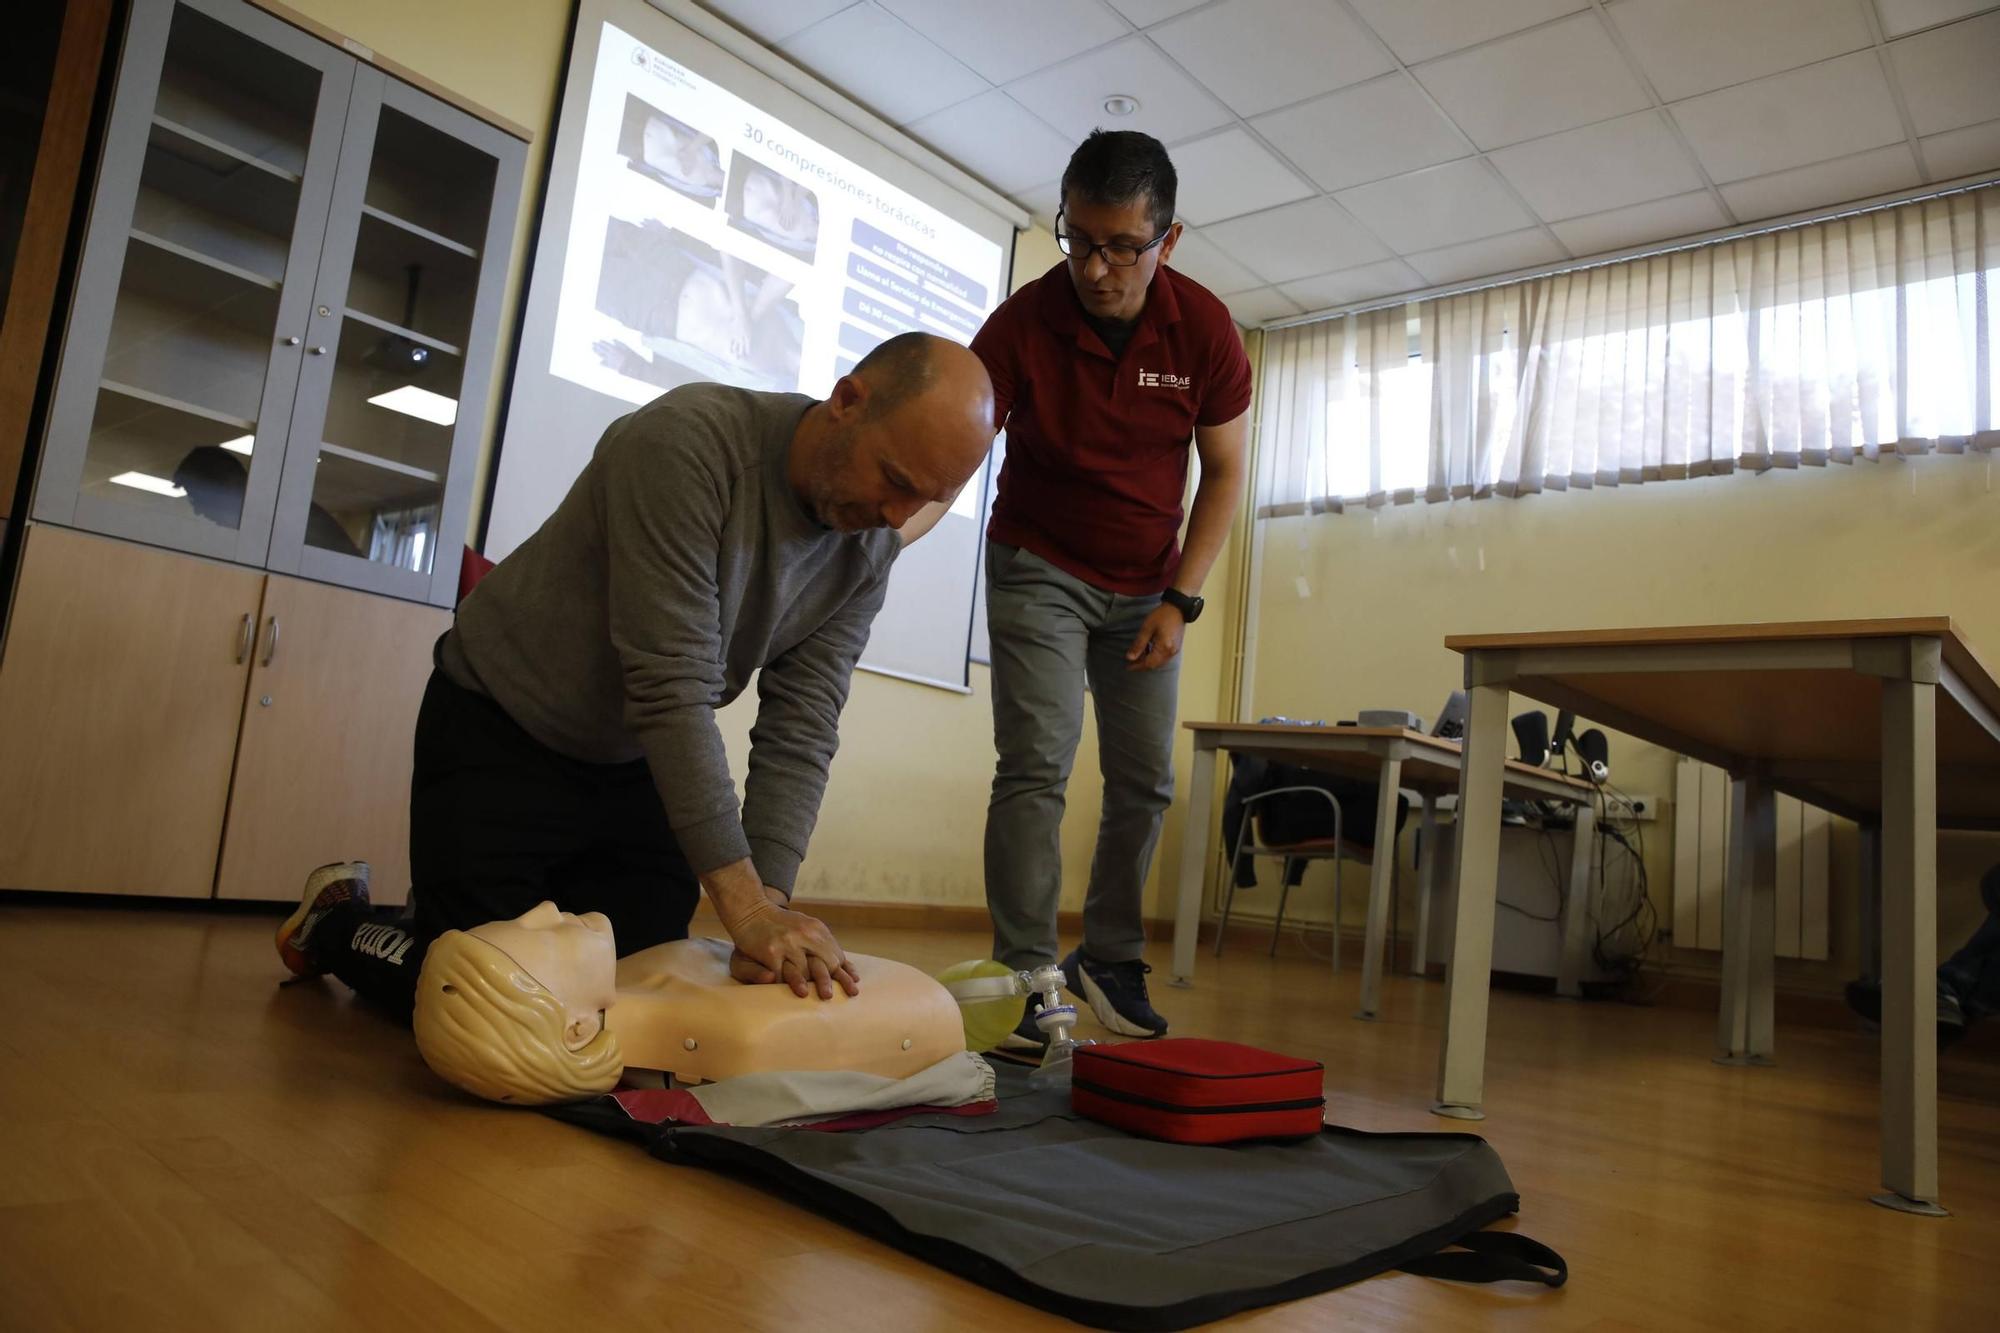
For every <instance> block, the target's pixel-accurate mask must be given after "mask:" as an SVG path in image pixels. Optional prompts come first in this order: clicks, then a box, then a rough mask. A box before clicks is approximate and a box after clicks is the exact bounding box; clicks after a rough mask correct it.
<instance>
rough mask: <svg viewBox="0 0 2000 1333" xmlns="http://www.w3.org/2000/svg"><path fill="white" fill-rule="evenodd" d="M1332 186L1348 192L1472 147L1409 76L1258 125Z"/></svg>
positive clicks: (1385, 80)
mask: <svg viewBox="0 0 2000 1333" xmlns="http://www.w3.org/2000/svg"><path fill="white" fill-rule="evenodd" d="M1251 123H1252V124H1253V125H1254V126H1255V127H1256V129H1257V132H1258V133H1260V134H1262V135H1263V136H1264V137H1265V138H1266V139H1269V140H1270V141H1271V143H1272V144H1274V145H1275V146H1276V147H1277V149H1278V151H1279V152H1281V153H1283V154H1284V155H1285V156H1286V157H1288V158H1290V159H1291V160H1292V163H1293V165H1295V166H1297V167H1298V168H1299V169H1300V170H1301V171H1304V172H1305V173H1306V174H1307V175H1309V176H1311V177H1312V178H1313V179H1314V180H1315V181H1318V182H1319V184H1320V185H1321V187H1322V188H1324V189H1328V190H1340V189H1345V188H1346V187H1347V186H1349V185H1360V184H1362V183H1364V182H1366V181H1372V180H1380V179H1382V178H1383V177H1384V176H1395V175H1400V174H1401V173H1403V172H1405V171H1415V170H1417V169H1418V168H1419V167H1429V166H1435V165H1437V164H1438V163H1440V162H1450V161H1452V160H1453V159H1455V158H1461V157H1466V156H1468V155H1470V153H1471V152H1472V149H1471V146H1470V145H1468V144H1467V143H1466V142H1465V137H1464V136H1463V135H1461V134H1460V133H1459V132H1458V131H1457V130H1455V129H1453V128H1452V124H1451V122H1450V121H1448V120H1446V119H1445V118H1444V117H1443V116H1442V115H1441V114H1439V112H1438V109H1437V107H1436V106H1434V105H1433V104H1432V103H1431V99H1430V98H1428V97H1426V96H1424V93H1423V90H1422V89H1421V88H1419V87H1417V85H1416V83H1415V82H1414V81H1413V80H1412V79H1411V78H1410V76H1409V75H1407V74H1403V73H1396V74H1389V75H1385V76H1383V77H1382V78H1379V79H1371V80H1370V81H1369V82H1367V83H1364V84H1360V85H1358V86H1356V87H1353V88H1343V89H1341V90H1340V91H1339V92H1337V93H1332V94H1329V95H1328V96H1326V97H1321V98H1316V99H1315V100H1313V101H1310V102H1306V103H1303V104H1301V105H1299V106H1295V107H1287V108H1286V109H1285V110H1283V111H1274V112H1272V113H1271V114H1270V115H1268V116H1259V117H1258V118H1257V119H1256V120H1255V121H1252V122H1251Z"/></svg>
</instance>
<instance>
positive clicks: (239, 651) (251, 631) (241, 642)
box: [236, 611, 257, 666]
mask: <svg viewBox="0 0 2000 1333" xmlns="http://www.w3.org/2000/svg"><path fill="white" fill-rule="evenodd" d="M256 624H257V617H255V616H253V615H251V614H250V613H249V612H248V611H245V612H244V613H243V624H242V625H241V626H239V627H238V628H237V631H236V665H237V666H242V665H243V663H244V661H245V660H246V659H248V658H249V656H250V649H251V647H252V646H253V644H254V642H255V640H256V637H257V635H256V630H255V628H254V627H255V625H256Z"/></svg>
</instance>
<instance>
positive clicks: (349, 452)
mask: <svg viewBox="0 0 2000 1333" xmlns="http://www.w3.org/2000/svg"><path fill="white" fill-rule="evenodd" d="M319 451H320V453H322V454H328V455H331V456H332V457H334V458H341V459H345V460H347V461H348V462H350V463H361V464H364V465H366V466H368V467H373V468H380V469H382V471H384V472H393V473H395V474H396V475H397V476H399V477H410V478H412V479H414V480H416V481H427V482H432V483H437V482H441V481H443V480H444V478H443V477H442V476H441V475H439V474H438V473H436V472H432V471H430V470H429V469H428V468H420V467H412V466H411V465H410V464H408V463H399V462H397V461H396V460H395V459H393V458H383V457H381V456H380V455H378V454H369V453H363V452H362V451H361V450H359V449H349V448H348V447H347V446H346V445H344V444H328V443H326V442H325V441H321V442H320V446H319Z"/></svg>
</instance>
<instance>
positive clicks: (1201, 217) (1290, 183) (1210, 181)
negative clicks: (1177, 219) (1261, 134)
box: [1173, 126, 1314, 227]
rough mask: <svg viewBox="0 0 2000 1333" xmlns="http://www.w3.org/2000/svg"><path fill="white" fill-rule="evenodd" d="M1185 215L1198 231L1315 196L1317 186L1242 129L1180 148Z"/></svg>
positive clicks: (1176, 155) (1175, 155)
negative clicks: (1216, 223) (1314, 186)
mask: <svg viewBox="0 0 2000 1333" xmlns="http://www.w3.org/2000/svg"><path fill="white" fill-rule="evenodd" d="M1173 158H1174V170H1175V172H1176V173H1177V174H1178V175H1179V176H1180V197H1179V212H1180V215H1181V216H1182V217H1184V218H1186V219H1187V220H1188V221H1189V222H1192V223H1194V224H1195V225H1196V226H1197V227H1200V226H1206V225H1207V224H1208V223H1211V222H1220V221H1222V220H1223V219H1224V218H1233V217H1238V216H1240V215H1242V214H1244V213H1261V212H1263V211H1264V210H1265V209H1267V208H1274V207H1276V206H1277V205H1279V204H1289V203H1290V202H1292V200H1294V199H1303V198H1305V197H1306V196H1307V195H1309V194H1312V193H1313V192H1314V191H1313V187H1312V186H1310V185H1308V184H1306V182H1305V181H1303V180H1301V179H1300V178H1299V177H1298V175H1297V174H1296V173H1295V172H1293V170H1292V169H1291V168H1290V167H1288V166H1286V165H1285V164H1284V163H1283V162H1280V161H1279V160H1278V159H1277V158H1275V157H1273V156H1272V155H1271V152H1270V150H1269V149H1267V148H1265V147H1264V145H1262V144H1260V143H1258V142H1257V141H1256V140H1255V139H1253V138H1251V137H1250V136H1249V134H1247V133H1245V132H1244V131H1243V130H1242V129H1241V128H1240V127H1237V126H1231V127H1230V128H1229V129H1226V130H1224V131H1223V132H1222V133H1220V134H1211V135H1210V136H1208V138H1206V139H1197V140H1195V141H1194V142H1193V143H1184V144H1181V145H1179V146H1178V147H1176V148H1175V149H1174V152H1173Z"/></svg>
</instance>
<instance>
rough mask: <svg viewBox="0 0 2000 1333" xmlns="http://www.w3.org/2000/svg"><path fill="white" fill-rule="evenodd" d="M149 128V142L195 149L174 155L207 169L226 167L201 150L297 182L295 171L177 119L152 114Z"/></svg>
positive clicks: (168, 149) (291, 183) (166, 148)
mask: <svg viewBox="0 0 2000 1333" xmlns="http://www.w3.org/2000/svg"><path fill="white" fill-rule="evenodd" d="M153 131H154V133H153V142H154V143H156V144H158V145H159V146H160V147H161V148H163V149H165V150H166V151H168V152H172V151H173V141H174V140H179V141H181V143H182V144H183V145H185V146H190V147H193V148H195V149H197V150H199V152H197V153H189V152H186V151H183V152H181V153H178V154H176V156H179V157H188V158H193V159H194V160H195V161H197V162H201V163H202V164H203V165H204V166H207V167H209V168H210V169H211V170H215V171H223V170H227V168H225V167H221V166H217V165H216V164H215V163H214V162H213V161H209V160H205V159H204V158H203V157H202V156H201V154H204V153H205V154H207V155H208V157H209V158H217V157H219V158H223V159H225V160H226V161H228V162H233V163H235V164H236V165H237V166H242V167H250V168H253V169H254V170H257V171H261V172H263V173H265V174H266V175H268V176H272V177H275V178H276V179H278V180H281V181H284V182H285V183H287V184H289V185H297V184H298V183H299V173H298V172H296V171H287V170H286V169H285V168H283V167H280V166H276V165H274V164H273V163H270V162H266V161H265V160H264V159H263V158H261V157H253V156H252V155H250V154H249V153H246V152H244V151H243V150H242V149H241V148H238V147H236V146H235V145H233V144H226V143H224V142H223V141H222V140H220V139H217V138H213V137H211V136H209V135H206V134H203V133H202V132H201V131H200V130H197V129H195V128H193V127H192V126H189V125H183V124H181V123H180V122H179V121H177V120H169V119H168V118H167V117H165V116H154V117H153ZM163 136H164V137H163Z"/></svg>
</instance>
